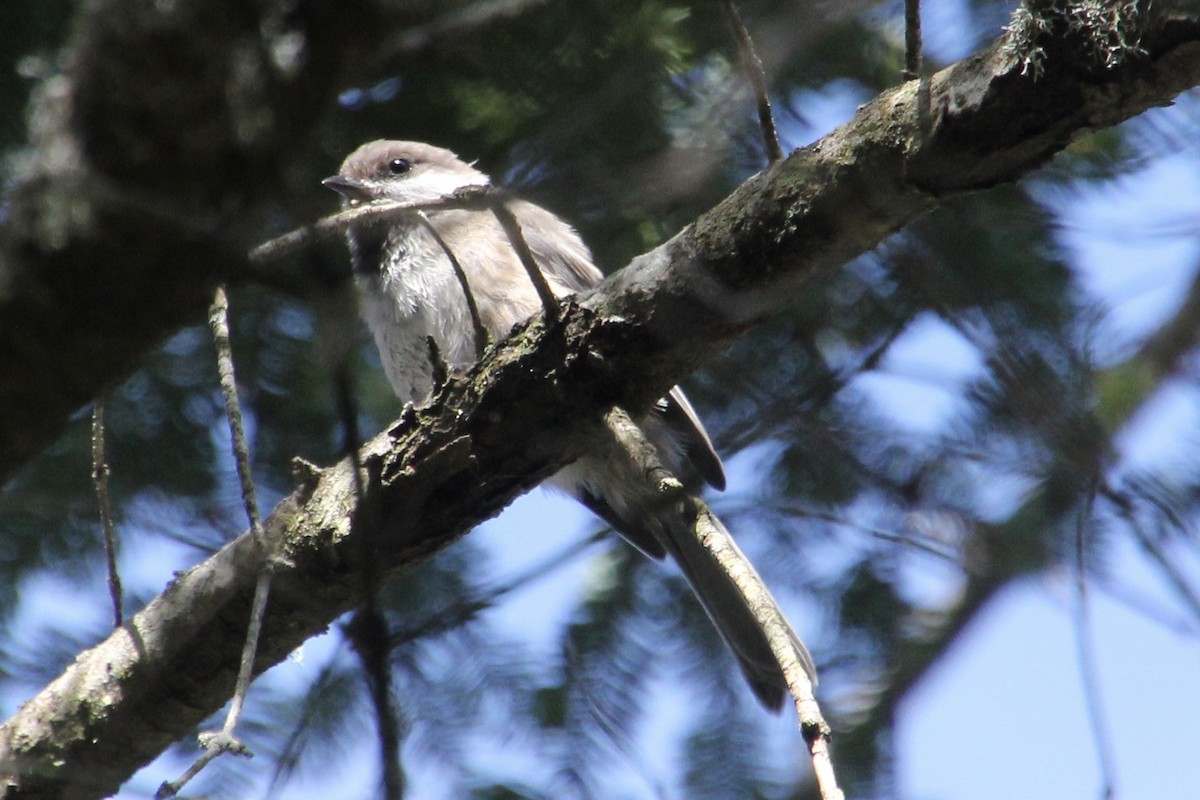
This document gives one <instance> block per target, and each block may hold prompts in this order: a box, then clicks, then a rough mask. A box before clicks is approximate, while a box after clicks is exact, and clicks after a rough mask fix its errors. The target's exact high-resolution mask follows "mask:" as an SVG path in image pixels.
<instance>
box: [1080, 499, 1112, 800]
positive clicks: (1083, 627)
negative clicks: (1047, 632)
mask: <svg viewBox="0 0 1200 800" xmlns="http://www.w3.org/2000/svg"><path fill="white" fill-rule="evenodd" d="M1095 502H1096V488H1095V482H1093V486H1092V489H1091V491H1090V492H1089V493H1088V499H1087V502H1086V503H1085V504H1084V507H1083V508H1081V509H1080V510H1079V519H1078V520H1077V522H1076V525H1075V614H1074V620H1073V621H1074V627H1075V644H1076V648H1077V651H1076V652H1077V656H1078V658H1079V678H1080V681H1081V682H1082V684H1083V694H1084V697H1085V698H1086V705H1087V710H1088V722H1089V724H1090V726H1091V729H1092V741H1093V742H1094V743H1095V745H1096V759H1097V761H1098V762H1099V766H1100V775H1101V779H1102V780H1103V781H1104V786H1103V788H1102V789H1101V792H1100V796H1101V798H1103V800H1111V798H1112V797H1114V796H1115V795H1116V790H1117V784H1116V770H1115V760H1114V758H1113V748H1112V737H1111V736H1110V735H1109V732H1108V725H1107V723H1106V722H1105V713H1104V702H1103V692H1102V691H1101V689H1100V676H1099V675H1097V674H1096V653H1095V651H1094V650H1093V647H1092V633H1091V619H1090V617H1091V614H1090V610H1089V604H1088V593H1087V565H1086V559H1085V558H1084V555H1085V553H1086V550H1087V525H1088V520H1089V519H1091V516H1092V510H1093V508H1094V507H1095Z"/></svg>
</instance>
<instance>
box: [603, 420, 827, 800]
mask: <svg viewBox="0 0 1200 800" xmlns="http://www.w3.org/2000/svg"><path fill="white" fill-rule="evenodd" d="M605 423H606V425H607V427H608V429H609V431H610V432H611V433H612V434H613V437H614V438H615V439H616V440H617V442H618V444H619V445H620V446H621V448H622V449H623V450H624V451H625V453H626V454H627V455H628V456H629V458H631V459H632V460H633V462H634V463H635V464H636V466H637V472H638V473H639V474H641V475H643V476H645V478H646V480H647V483H648V484H649V485H650V488H651V489H652V490H653V491H654V492H655V493H656V494H657V495H658V496H659V497H661V499H662V501H663V502H664V503H669V502H679V503H680V504H681V506H680V509H679V511H680V513H681V514H682V515H683V518H684V519H688V520H690V521H691V525H692V530H693V532H694V533H695V534H696V537H697V538H698V539H699V540H700V543H701V544H703V545H704V547H705V549H707V550H708V552H709V553H711V554H712V556H713V558H714V559H715V560H716V562H717V563H718V564H719V565H720V567H721V569H722V570H723V571H724V572H725V574H726V575H728V576H729V579H730V580H731V581H732V582H733V584H734V586H736V587H737V590H738V591H739V592H740V593H741V595H742V597H743V598H744V599H745V601H746V605H747V606H748V607H749V608H750V610H751V612H752V613H753V614H754V619H755V621H756V622H757V623H758V625H759V627H760V628H761V629H762V632H763V634H764V635H765V636H766V639H767V642H768V644H769V645H770V647H771V653H772V654H773V655H774V656H775V660H776V662H777V663H778V664H779V668H780V670H781V671H782V673H783V677H784V681H785V682H786V683H787V687H788V693H789V694H791V696H792V700H793V701H794V703H795V706H796V714H797V716H798V718H799V722H800V732H801V734H802V735H803V736H804V740H805V742H807V743H808V747H809V753H810V755H811V757H812V763H813V771H814V772H815V773H816V776H817V784H818V786H819V788H820V791H821V797H822V800H843V798H844V794H843V793H842V790H841V789H840V788H838V785H837V776H836V775H835V773H834V769H833V762H832V760H831V759H830V757H829V737H830V735H831V733H832V731H831V730H830V728H829V725H828V723H826V722H825V718H824V717H823V716H822V715H821V708H820V706H819V705H818V704H817V699H816V696H815V695H814V692H813V689H814V686H813V682H812V681H811V680H809V676H808V672H807V671H806V670H805V668H804V658H803V657H802V655H801V652H800V651H799V650H798V649H797V648H798V645H797V643H796V638H795V634H794V633H793V632H792V629H791V626H790V625H788V623H787V619H786V617H785V616H784V613H783V610H782V609H780V607H779V604H778V603H777V602H776V601H775V598H774V596H772V594H771V592H770V590H769V589H767V586H766V584H765V583H763V580H762V578H761V577H759V575H758V572H756V571H755V569H754V566H753V565H752V564H751V563H750V561H749V560H748V559H747V558H746V556H745V555H744V554H743V553H742V551H741V550H740V549H739V548H738V546H737V544H735V543H734V541H733V537H731V536H730V535H729V531H727V530H725V526H724V525H722V524H721V521H720V520H719V519H717V517H716V515H715V514H713V512H712V509H710V508H709V507H708V505H707V504H706V503H705V502H704V501H703V500H701V499H700V498H698V497H694V496H691V495H689V494H688V493H687V492H686V491H685V490H684V487H683V485H682V484H681V483H680V482H679V479H678V478H676V477H675V476H674V475H673V474H672V473H671V471H670V469H669V468H668V467H667V466H666V465H665V464H664V463H663V462H662V459H661V458H660V457H659V454H658V451H657V449H656V448H655V446H654V444H653V443H652V442H650V441H649V440H648V439H647V438H646V437H645V435H644V434H643V433H642V431H641V429H640V428H638V426H637V424H636V423H634V422H633V421H632V420H631V419H630V418H629V415H628V414H627V413H625V411H624V410H623V409H620V408H613V409H612V410H611V411H609V413H608V414H607V416H606V417H605Z"/></svg>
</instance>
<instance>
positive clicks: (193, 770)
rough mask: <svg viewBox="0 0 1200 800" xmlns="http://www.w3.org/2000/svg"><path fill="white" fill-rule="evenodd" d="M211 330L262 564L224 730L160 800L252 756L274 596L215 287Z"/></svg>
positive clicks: (205, 736) (220, 296)
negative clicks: (251, 705)
mask: <svg viewBox="0 0 1200 800" xmlns="http://www.w3.org/2000/svg"><path fill="white" fill-rule="evenodd" d="M208 324H209V327H210V328H211V329H212V335H213V345H214V347H215V348H216V351H217V378H218V381H219V383H220V386H221V396H222V397H223V398H224V400H225V418H226V419H227V420H228V422H229V438H230V444H231V449H232V451H233V460H234V463H235V465H236V467H237V473H238V481H239V483H240V484H241V490H242V505H243V507H244V509H245V511H246V519H247V520H248V521H249V523H250V532H251V536H252V537H253V538H254V543H255V544H256V545H257V551H258V556H259V558H260V559H261V560H260V563H259V569H258V580H257V582H256V583H255V585H254V602H253V604H252V605H251V607H250V622H249V624H248V625H247V626H246V640H245V643H244V644H243V645H242V658H241V663H240V664H239V666H238V675H237V682H236V684H235V685H234V691H233V698H232V700H230V703H229V712H228V713H227V714H226V715H225V724H224V725H223V726H222V727H221V730H219V731H206V732H204V733H201V734H200V736H199V739H200V746H201V747H202V748H203V749H204V753H203V754H201V756H200V757H199V758H198V759H196V761H195V762H194V763H193V764H192V765H191V766H190V767H188V769H187V770H186V771H185V772H184V773H183V775H181V776H179V777H178V778H177V779H175V780H174V781H167V782H164V783H163V784H162V785H161V786H159V787H158V791H157V792H155V795H154V796H155V797H156V798H166V797H174V796H175V795H177V794H178V793H179V791H180V790H181V789H182V788H183V787H184V786H186V785H187V783H188V782H189V781H191V779H192V778H194V777H196V775H198V774H200V771H201V770H203V769H204V768H205V767H206V766H207V765H208V763H209V762H210V761H212V760H213V759H214V758H216V757H217V756H219V755H222V754H223V753H233V754H234V755H240V756H246V757H250V756H252V755H253V753H251V752H250V750H249V748H247V747H246V746H245V744H243V743H242V742H241V741H240V740H239V739H238V738H237V736H236V734H235V731H236V730H237V724H238V720H239V719H241V715H242V708H243V707H244V706H245V703H246V694H247V693H248V692H249V690H250V680H251V678H252V677H253V675H254V661H255V657H256V655H257V653H258V640H259V637H260V636H261V634H262V625H263V619H264V618H265V617H266V613H267V598H268V597H269V595H270V590H271V576H272V574H273V573H274V570H275V566H274V559H273V558H272V557H271V554H270V553H269V551H268V547H267V541H266V534H265V533H264V532H263V528H262V520H261V518H260V517H259V513H258V499H257V494H256V492H255V489H254V477H253V475H252V474H251V471H250V448H249V447H248V446H247V445H246V432H245V425H244V423H243V418H242V406H241V401H240V400H239V399H238V392H237V375H236V372H235V370H234V364H233V347H232V345H231V343H230V340H229V298H228V297H227V296H226V294H225V287H223V286H219V287H217V290H216V292H215V293H214V294H213V301H212V304H211V305H210V306H209V309H208Z"/></svg>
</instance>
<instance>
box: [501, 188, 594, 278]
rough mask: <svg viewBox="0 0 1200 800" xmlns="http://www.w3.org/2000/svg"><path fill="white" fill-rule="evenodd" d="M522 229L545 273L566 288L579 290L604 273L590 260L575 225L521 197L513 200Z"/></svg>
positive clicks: (590, 256) (513, 209) (589, 253)
mask: <svg viewBox="0 0 1200 800" xmlns="http://www.w3.org/2000/svg"><path fill="white" fill-rule="evenodd" d="M512 211H513V214H514V216H516V218H517V220H518V221H519V222H520V223H521V233H522V234H524V236H525V243H526V244H528V245H529V249H530V251H531V252H532V253H533V257H534V260H535V261H537V263H538V266H540V267H541V268H542V271H543V272H545V273H546V275H547V277H549V278H551V279H552V280H555V281H557V282H558V283H560V284H562V285H563V286H564V287H566V289H567V290H568V291H571V292H582V291H583V290H584V289H589V288H591V287H592V286H595V285H596V284H597V283H599V282H600V279H601V278H603V277H604V273H602V272H601V271H600V270H598V269H596V265H595V264H593V263H592V253H591V251H590V250H588V247H587V245H586V244H584V243H583V239H580V238H579V234H578V233H576V232H575V229H574V228H572V227H571V226H570V225H568V224H567V223H566V222H564V221H563V220H561V219H559V218H558V217H557V216H555V215H554V214H551V213H550V212H549V211H547V210H546V209H544V208H542V207H541V206H535V205H534V204H533V203H529V202H526V201H524V200H518V201H517V202H515V203H513V205H512Z"/></svg>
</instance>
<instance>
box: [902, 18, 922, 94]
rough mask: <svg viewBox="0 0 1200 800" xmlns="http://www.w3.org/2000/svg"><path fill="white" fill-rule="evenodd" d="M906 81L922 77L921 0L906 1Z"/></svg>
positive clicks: (903, 75) (903, 74)
mask: <svg viewBox="0 0 1200 800" xmlns="http://www.w3.org/2000/svg"><path fill="white" fill-rule="evenodd" d="M901 76H902V77H903V78H904V80H906V81H911V80H915V79H916V78H919V77H921V0H904V71H903V72H902V73H901Z"/></svg>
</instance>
